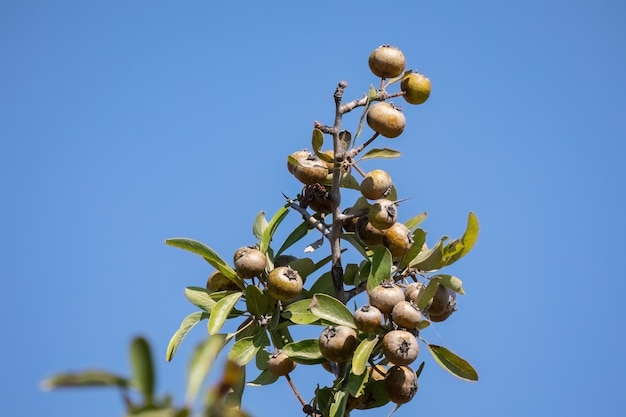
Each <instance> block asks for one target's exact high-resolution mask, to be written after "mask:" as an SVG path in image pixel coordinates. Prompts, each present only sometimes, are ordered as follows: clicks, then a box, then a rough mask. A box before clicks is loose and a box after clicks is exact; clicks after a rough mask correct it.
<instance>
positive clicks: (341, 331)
mask: <svg viewBox="0 0 626 417" xmlns="http://www.w3.org/2000/svg"><path fill="white" fill-rule="evenodd" d="M358 342H359V339H358V338H357V335H356V331H355V330H354V329H352V328H350V327H347V326H329V327H327V328H325V329H324V330H323V331H322V334H321V335H320V337H319V344H320V352H321V353H322V356H324V357H325V358H326V359H328V360H329V361H333V362H344V361H347V360H348V359H350V358H352V354H353V353H354V351H355V350H356V347H357V344H358Z"/></svg>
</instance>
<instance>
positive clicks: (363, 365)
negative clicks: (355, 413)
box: [352, 335, 378, 396]
mask: <svg viewBox="0 0 626 417" xmlns="http://www.w3.org/2000/svg"><path fill="white" fill-rule="evenodd" d="M376 343H378V336H376V335H369V336H368V337H367V339H363V340H362V341H361V343H359V346H358V347H357V348H356V351H355V352H354V356H353V357H352V373H353V374H355V375H361V374H363V373H364V372H365V369H367V361H368V359H369V358H370V355H371V354H372V352H373V351H374V348H375V347H376ZM352 395H354V396H356V395H355V394H352Z"/></svg>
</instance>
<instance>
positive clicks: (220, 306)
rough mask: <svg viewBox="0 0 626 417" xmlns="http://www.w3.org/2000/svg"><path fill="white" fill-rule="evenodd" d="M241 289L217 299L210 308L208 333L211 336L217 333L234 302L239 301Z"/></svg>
mask: <svg viewBox="0 0 626 417" xmlns="http://www.w3.org/2000/svg"><path fill="white" fill-rule="evenodd" d="M242 294H243V293H242V292H241V291H235V292H233V293H232V294H229V295H227V296H225V297H224V298H222V299H221V300H219V301H218V302H217V304H215V307H213V310H211V317H209V327H208V328H209V334H210V335H211V336H213V335H215V334H217V333H218V332H219V331H220V330H221V329H222V326H223V325H224V322H225V321H226V318H227V317H228V315H229V314H230V312H231V310H232V309H233V307H235V303H237V301H239V299H240V298H241V296H242Z"/></svg>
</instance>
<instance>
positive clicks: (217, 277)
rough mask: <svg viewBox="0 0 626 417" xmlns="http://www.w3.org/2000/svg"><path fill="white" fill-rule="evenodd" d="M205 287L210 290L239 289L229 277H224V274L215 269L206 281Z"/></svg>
mask: <svg viewBox="0 0 626 417" xmlns="http://www.w3.org/2000/svg"><path fill="white" fill-rule="evenodd" d="M206 289H207V290H209V291H211V292H216V291H228V290H240V289H241V288H239V286H238V285H237V284H235V283H234V282H233V281H231V280H230V279H228V278H226V275H224V274H222V273H221V272H220V271H215V272H213V273H212V274H211V275H209V278H208V279H207V281H206Z"/></svg>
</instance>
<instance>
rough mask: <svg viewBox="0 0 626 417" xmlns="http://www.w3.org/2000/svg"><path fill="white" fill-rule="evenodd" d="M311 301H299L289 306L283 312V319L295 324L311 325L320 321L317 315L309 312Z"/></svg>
mask: <svg viewBox="0 0 626 417" xmlns="http://www.w3.org/2000/svg"><path fill="white" fill-rule="evenodd" d="M309 304H311V300H310V299H308V298H307V299H304V300H298V301H296V302H295V303H291V304H289V305H288V306H287V307H285V309H284V311H283V317H285V318H287V319H289V320H291V321H292V322H293V323H295V324H311V323H314V322H316V321H318V320H319V317H317V316H316V315H315V314H313V313H311V312H310V311H309Z"/></svg>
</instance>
